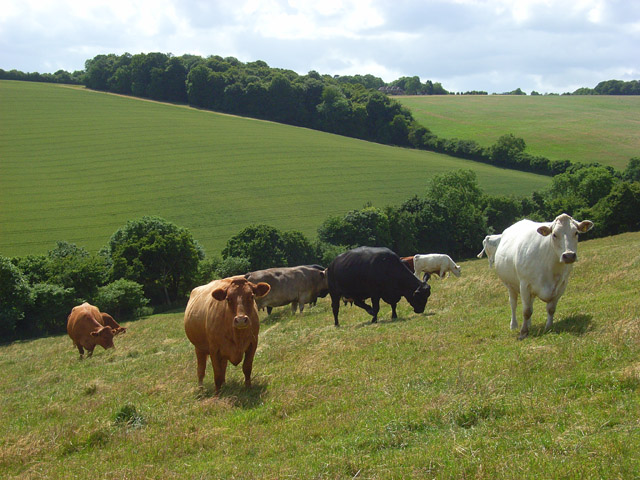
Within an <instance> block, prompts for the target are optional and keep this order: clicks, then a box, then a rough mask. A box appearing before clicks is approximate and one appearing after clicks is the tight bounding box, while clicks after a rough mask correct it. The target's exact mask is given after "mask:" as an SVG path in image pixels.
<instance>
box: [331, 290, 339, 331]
mask: <svg viewBox="0 0 640 480" xmlns="http://www.w3.org/2000/svg"><path fill="white" fill-rule="evenodd" d="M331 310H333V321H334V323H335V326H336V327H339V326H340V324H339V323H338V312H340V295H338V294H337V293H336V294H335V295H334V294H333V293H332V294H331Z"/></svg>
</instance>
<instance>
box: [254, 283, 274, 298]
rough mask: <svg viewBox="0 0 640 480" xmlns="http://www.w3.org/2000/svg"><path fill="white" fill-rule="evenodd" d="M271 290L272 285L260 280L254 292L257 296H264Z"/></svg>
mask: <svg viewBox="0 0 640 480" xmlns="http://www.w3.org/2000/svg"><path fill="white" fill-rule="evenodd" d="M269 290H271V285H269V284H268V283H265V282H260V283H258V284H257V285H256V286H255V287H254V288H253V293H254V294H255V296H256V297H264V296H265V295H266V294H267V293H269Z"/></svg>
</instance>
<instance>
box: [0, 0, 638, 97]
mask: <svg viewBox="0 0 640 480" xmlns="http://www.w3.org/2000/svg"><path fill="white" fill-rule="evenodd" d="M126 52H128V53H131V54H136V53H149V52H162V53H171V54H173V55H175V56H179V55H183V54H193V55H200V56H203V57H206V56H209V55H219V56H222V57H228V56H232V57H236V58H237V59H239V60H240V61H242V62H252V61H255V60H263V61H265V62H266V63H267V64H269V66H270V67H275V68H284V69H290V70H293V71H295V72H297V73H299V74H300V75H304V74H306V73H308V72H309V71H311V70H315V71H317V72H318V73H320V74H330V75H355V74H361V75H365V74H372V75H375V76H377V77H380V78H382V79H383V80H384V81H385V82H391V81H393V80H395V79H398V78H400V77H403V76H407V77H412V76H418V77H420V80H421V81H422V82H423V83H424V82H425V81H427V80H431V81H433V82H440V83H441V84H442V86H443V87H444V88H445V89H447V90H448V91H450V92H465V91H470V90H482V91H486V92H488V93H502V92H508V91H512V90H515V89H516V88H521V89H522V90H523V91H524V92H526V93H531V91H532V90H535V91H537V92H539V93H565V92H573V91H574V90H576V89H577V88H580V87H589V88H593V87H595V86H596V85H597V84H598V83H599V82H601V81H604V80H611V79H616V80H625V81H629V80H638V79H640V0H557V1H554V0H384V1H383V0H312V1H304V0H231V1H227V0H81V1H77V0H8V3H7V0H5V1H4V2H3V6H2V8H0V68H2V69H4V70H7V71H8V70H13V69H16V70H20V71H22V72H39V73H54V72H56V71H58V70H60V69H62V70H66V71H69V72H73V71H76V70H84V63H85V61H86V60H88V59H91V58H93V57H95V56H96V55H99V54H109V53H114V54H117V55H121V54H123V53H126Z"/></svg>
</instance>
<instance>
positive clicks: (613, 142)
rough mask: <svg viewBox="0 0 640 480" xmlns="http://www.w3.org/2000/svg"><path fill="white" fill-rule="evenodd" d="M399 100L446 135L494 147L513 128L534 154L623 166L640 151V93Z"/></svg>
mask: <svg viewBox="0 0 640 480" xmlns="http://www.w3.org/2000/svg"><path fill="white" fill-rule="evenodd" d="M398 100H400V102H402V103H403V104H405V105H406V106H408V107H409V108H410V109H411V111H412V112H413V114H414V116H415V118H416V119H417V120H418V121H419V122H420V123H422V124H423V125H425V126H426V127H428V128H429V129H430V130H431V131H432V132H433V133H435V134H436V135H438V136H440V137H444V138H460V139H465V140H475V141H476V142H478V143H479V144H480V145H482V146H485V147H488V146H490V145H492V144H494V143H495V142H496V140H497V139H498V138H499V137H500V136H502V135H505V134H507V133H513V134H514V135H515V136H517V137H521V138H523V139H524V140H525V142H526V144H527V152H529V153H532V154H534V155H542V156H545V157H547V158H549V159H551V160H571V161H572V162H585V163H588V162H600V163H602V164H604V165H611V166H613V167H616V168H619V169H623V168H624V167H626V165H627V162H628V161H629V159H630V158H631V157H636V156H638V155H639V154H640V153H639V152H640V135H638V131H639V130H640V123H639V122H640V120H639V117H638V112H639V111H640V97H635V96H626V97H614V96H575V97H574V96H534V97H532V96H515V95H513V96H511V95H510V96H503V95H489V96H435V95H434V96H425V97H399V98H398Z"/></svg>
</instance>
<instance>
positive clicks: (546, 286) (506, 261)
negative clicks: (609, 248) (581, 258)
mask: <svg viewBox="0 0 640 480" xmlns="http://www.w3.org/2000/svg"><path fill="white" fill-rule="evenodd" d="M592 227H593V222H591V221H589V220H584V221H582V222H577V221H576V220H574V219H573V218H571V217H570V216H569V215H567V214H566V213H563V214H562V215H560V216H558V217H556V219H555V220H554V221H553V222H552V223H536V222H532V221H531V220H521V221H519V222H517V223H515V224H513V225H511V226H510V227H509V228H507V229H506V230H505V231H504V232H503V233H502V239H501V241H500V244H499V245H498V249H497V250H496V254H495V266H496V273H497V274H498V277H500V280H502V282H503V283H504V284H505V285H506V287H507V289H508V290H509V302H510V304H511V329H512V330H515V329H517V328H518V320H517V319H516V306H517V303H518V292H519V293H520V295H521V297H522V308H523V312H522V314H523V322H522V329H521V330H520V337H519V338H520V339H523V338H525V337H526V336H527V335H528V334H529V327H530V325H531V314H532V313H533V296H536V297H538V298H539V299H540V300H542V301H543V302H546V304H547V324H546V327H545V329H546V330H548V329H549V328H551V326H552V325H553V314H554V313H555V311H556V305H557V304H558V300H559V299H560V297H561V296H562V294H563V293H564V290H565V288H566V287H567V283H568V281H569V274H570V273H571V269H572V267H573V263H574V262H575V261H576V260H577V258H578V257H577V255H576V251H577V249H578V234H579V233H584V232H587V231H589V230H590V229H591V228H592Z"/></svg>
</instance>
